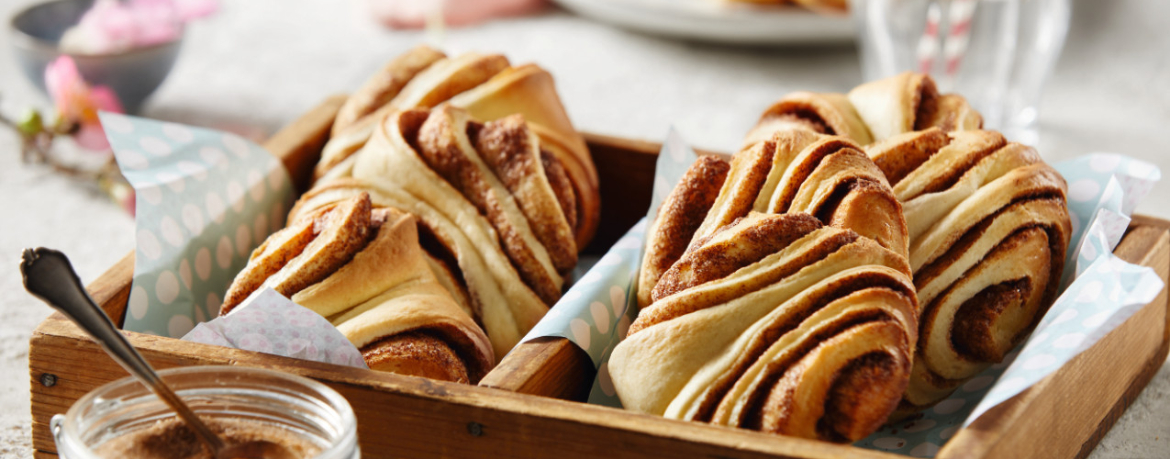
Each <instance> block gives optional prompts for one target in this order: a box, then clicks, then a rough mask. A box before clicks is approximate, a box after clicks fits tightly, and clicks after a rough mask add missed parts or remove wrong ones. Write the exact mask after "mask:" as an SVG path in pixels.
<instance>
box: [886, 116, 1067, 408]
mask: <svg viewBox="0 0 1170 459" xmlns="http://www.w3.org/2000/svg"><path fill="white" fill-rule="evenodd" d="M942 135H943V134H942V133H941V131H940V130H938V129H932V130H927V131H924V132H919V133H907V134H902V135H898V136H894V137H891V138H890V139H887V140H886V141H884V142H881V143H879V144H876V145H873V146H871V147H870V152H869V153H870V155H871V156H873V157H874V158H875V161H876V162H877V163H878V164H880V165H882V166H884V168H886V169H889V170H891V171H892V173H893V174H896V175H901V176H902V179H901V180H900V181H899V182H898V184H897V185H896V186H895V188H894V191H895V193H896V194H897V196H898V198H899V200H900V201H901V202H902V205H903V208H904V209H905V210H906V221H907V224H908V226H909V227H910V237H911V239H910V262H911V266H912V267H913V269H914V281H915V285H916V286H917V289H918V295H919V304H920V308H921V309H920V324H921V325H920V327H921V328H920V330H919V337H920V338H919V345H918V349H917V354H916V355H915V359H914V365H913V370H912V377H911V379H910V385H909V386H908V389H907V392H906V394H905V396H904V399H903V401H902V402H901V405H900V407H899V409H898V411H899V412H898V414H897V416H899V417H903V416H907V415H909V414H911V413H913V412H915V411H918V410H921V409H923V408H925V407H928V406H930V405H933V404H934V403H936V402H937V401H939V400H942V399H944V398H946V397H947V396H948V395H949V394H950V393H951V392H953V391H954V390H955V389H956V388H957V387H958V386H960V385H961V384H962V383H963V382H964V381H966V380H967V379H969V378H971V377H973V376H975V375H976V374H978V373H979V372H981V371H982V370H983V369H984V368H986V367H987V366H988V365H991V364H994V363H996V362H999V361H1001V360H1002V359H1003V356H1004V355H1005V354H1006V353H1007V352H1008V351H1010V350H1011V349H1012V348H1013V347H1015V346H1016V345H1018V344H1019V343H1020V341H1021V340H1022V339H1023V338H1024V337H1025V336H1026V335H1027V334H1028V333H1029V332H1031V330H1032V329H1033V328H1034V327H1035V326H1036V323H1037V322H1038V321H1039V318H1040V317H1041V316H1042V315H1043V313H1044V312H1045V311H1046V310H1047V309H1048V307H1049V306H1050V305H1051V304H1052V301H1053V300H1054V299H1055V293H1056V287H1057V284H1058V283H1059V279H1060V277H1061V274H1062V271H1063V265H1064V257H1065V253H1066V250H1067V247H1068V241H1069V237H1070V236H1069V233H1070V231H1071V222H1070V219H1069V215H1068V209H1067V207H1066V205H1065V187H1066V185H1065V183H1064V180H1063V179H1062V178H1061V177H1060V175H1059V174H1058V173H1057V172H1056V171H1055V170H1053V169H1052V168H1051V167H1049V166H1048V165H1046V164H1044V163H1043V161H1042V160H1041V158H1040V156H1039V154H1037V153H1036V151H1035V150H1033V149H1031V148H1029V147H1025V146H1023V145H1019V144H1014V143H1007V141H1006V140H1004V138H1003V136H1002V135H1000V134H999V133H995V132H986V131H975V130H968V131H956V132H951V133H948V134H945V137H941V136H942ZM940 144H941V145H940ZM899 155H904V156H905V157H899Z"/></svg>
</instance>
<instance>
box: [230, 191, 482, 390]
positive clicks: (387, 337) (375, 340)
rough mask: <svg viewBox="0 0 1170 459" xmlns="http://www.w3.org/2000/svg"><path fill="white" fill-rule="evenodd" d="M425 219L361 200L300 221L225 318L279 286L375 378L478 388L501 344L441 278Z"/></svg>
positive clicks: (245, 282)
mask: <svg viewBox="0 0 1170 459" xmlns="http://www.w3.org/2000/svg"><path fill="white" fill-rule="evenodd" d="M417 231H418V230H417V222H416V219H415V218H414V217H413V216H411V215H409V214H407V213H404V212H402V211H399V210H396V209H391V208H376V209H375V208H374V207H373V206H372V205H371V202H370V196H369V195H368V194H364V193H359V194H356V195H353V196H352V197H350V198H348V199H345V200H343V201H339V202H337V203H335V204H334V205H333V206H330V207H327V208H320V209H316V211H315V212H311V213H306V214H302V215H299V216H297V218H295V219H294V221H293V222H292V223H291V224H290V225H289V226H288V227H287V228H284V229H282V230H280V231H277V232H276V233H274V234H273V235H272V236H270V237H269V238H268V239H267V240H266V241H265V242H264V244H262V245H261V246H260V247H258V248H257V249H256V250H255V251H254V252H253V253H252V257H251V259H250V260H249V262H248V265H247V266H246V267H245V268H244V270H243V271H241V272H240V274H239V275H238V276H237V277H236V280H235V282H233V283H232V286H231V287H230V288H229V289H228V292H227V294H226V295H225V299H224V303H223V306H222V307H221V309H220V314H227V313H229V312H231V311H232V310H233V309H234V308H235V307H236V306H238V305H240V304H241V303H242V302H243V300H244V299H246V298H247V297H248V296H249V295H251V294H252V293H253V292H255V291H257V290H260V289H264V288H268V287H271V288H273V289H274V290H276V291H277V292H279V293H281V294H283V295H285V296H288V297H290V298H291V299H292V300H293V302H295V303H297V304H299V305H301V306H304V307H306V308H309V309H311V310H313V311H314V312H317V313H318V314H321V315H322V316H324V317H326V318H327V319H329V320H330V322H332V323H333V325H334V326H336V327H337V328H338V330H339V331H341V333H342V334H343V335H345V337H346V338H348V339H349V340H350V342H352V343H353V344H354V345H355V346H357V347H358V349H359V350H360V351H361V353H362V356H363V357H364V359H365V361H366V364H367V365H369V366H370V368H372V369H374V370H383V371H391V372H395V373H400V374H409V375H416V376H425V377H430V378H434V379H443V380H448V381H457V382H464V383H467V382H475V381H478V380H479V379H480V378H481V377H483V375H484V374H486V373H487V371H488V370H489V369H491V367H492V365H493V364H494V355H493V353H492V348H491V343H490V342H489V340H488V337H487V335H485V334H484V332H483V330H481V329H480V327H479V326H478V325H477V324H476V323H475V321H473V320H472V319H471V315H470V311H469V310H468V305H467V304H466V303H464V302H458V301H456V300H455V299H454V298H453V297H452V296H451V294H450V293H449V292H448V290H447V289H446V288H445V286H444V284H443V283H442V282H441V281H440V280H439V279H438V278H437V277H436V276H435V274H433V273H432V271H431V269H430V265H429V264H430V262H431V260H430V259H429V258H428V256H427V255H426V253H425V252H423V250H422V248H421V247H420V246H419V244H418V232H417Z"/></svg>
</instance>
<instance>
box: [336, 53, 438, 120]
mask: <svg viewBox="0 0 1170 459" xmlns="http://www.w3.org/2000/svg"><path fill="white" fill-rule="evenodd" d="M445 57H447V56H446V55H445V54H443V53H442V52H441V51H437V50H435V49H433V48H431V47H429V46H426V45H419V46H416V47H414V48H411V49H410V50H409V51H407V52H405V53H402V54H400V55H398V56H397V57H395V58H394V59H393V60H391V61H390V62H389V63H387V64H386V66H385V67H382V69H381V70H379V71H378V72H377V73H375V74H374V75H372V76H370V78H369V79H368V80H366V82H365V83H363V84H362V87H361V88H359V89H358V90H357V91H354V93H353V94H352V95H351V96H349V99H346V101H345V104H344V105H342V106H341V109H340V110H338V112H337V117H336V118H334V120H333V130H332V132H333V136H335V137H336V136H337V135H338V134H340V133H341V132H343V131H345V130H346V128H348V127H350V126H351V125H353V124H354V123H356V122H357V121H358V120H360V119H361V118H363V117H365V116H367V115H369V114H371V113H373V112H374V111H375V110H377V109H379V108H381V107H382V106H383V105H386V104H387V103H388V102H390V100H392V99H394V97H395V96H397V95H398V92H399V91H401V90H402V88H403V87H405V86H406V84H407V83H409V82H410V80H412V79H414V77H415V75H418V74H419V72H422V71H423V70H424V69H426V68H427V67H430V66H431V65H432V64H434V63H435V62H438V61H439V60H441V59H443V58H445Z"/></svg>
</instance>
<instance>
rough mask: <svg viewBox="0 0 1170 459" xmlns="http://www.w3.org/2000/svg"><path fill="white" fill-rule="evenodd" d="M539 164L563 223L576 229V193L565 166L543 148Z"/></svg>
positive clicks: (574, 243)
mask: <svg viewBox="0 0 1170 459" xmlns="http://www.w3.org/2000/svg"><path fill="white" fill-rule="evenodd" d="M540 163H541V164H542V165H543V166H544V176H545V177H546V178H547V179H548V184H549V186H550V187H552V190H553V193H555V194H556V196H557V205H558V206H559V207H560V208H561V213H562V214H563V215H564V216H565V222H567V223H568V224H569V228H577V225H578V220H579V219H578V218H577V193H576V192H575V191H573V181H572V180H570V179H569V175H568V173H566V172H565V165H564V164H562V163H561V160H559V159H557V157H556V156H555V155H553V154H552V153H549V152H548V150H545V149H544V148H541V149H540ZM576 242H577V241H576V240H574V241H573V246H574V247H576V246H577V244H576ZM578 250H581V249H580V248H579V249H578Z"/></svg>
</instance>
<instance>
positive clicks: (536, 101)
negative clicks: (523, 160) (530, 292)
mask: <svg viewBox="0 0 1170 459" xmlns="http://www.w3.org/2000/svg"><path fill="white" fill-rule="evenodd" d="M450 103H451V105H454V106H457V107H462V108H464V109H466V110H467V111H468V113H469V114H470V115H471V117H472V118H474V119H477V120H481V121H482V120H494V119H499V118H503V117H505V116H508V115H511V114H516V113H518V114H521V115H523V116H524V119H525V120H527V121H528V124H529V128H530V129H531V130H532V131H533V132H535V133H536V135H537V136H539V137H540V143H541V148H542V149H545V150H547V151H548V152H549V153H551V154H552V155H553V156H555V157H556V158H557V160H559V161H560V162H561V164H562V165H564V168H565V172H566V175H567V176H568V177H569V179H570V180H571V181H572V183H573V194H574V196H575V197H576V202H577V204H576V207H577V209H576V214H577V224H576V225H575V226H574V234H575V237H576V240H577V249H578V250H583V249H584V248H585V247H586V246H587V245H588V244H589V241H590V240H591V239H592V238H593V234H594V233H595V232H596V231H597V225H598V221H599V219H600V218H601V197H600V192H599V189H598V179H597V169H596V167H595V166H594V165H593V158H592V156H591V155H590V154H589V149H588V148H587V146H586V145H585V139H584V138H582V137H581V135H580V134H579V133H577V130H576V129H574V128H573V124H572V123H571V122H570V121H569V116H568V114H566V113H565V109H564V106H563V105H562V104H561V100H560V96H558V95H557V91H556V85H555V83H554V82H553V77H552V75H551V74H549V73H548V72H547V71H546V70H544V69H542V68H540V67H539V66H536V65H533V64H525V65H520V66H517V67H512V68H508V69H506V70H504V71H501V72H500V73H498V74H497V75H495V76H494V77H492V79H491V80H489V81H487V82H486V83H484V84H482V85H479V86H478V87H476V88H475V89H472V90H470V91H467V92H466V93H463V94H460V95H459V96H457V97H455V98H453V99H451V102H450Z"/></svg>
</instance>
